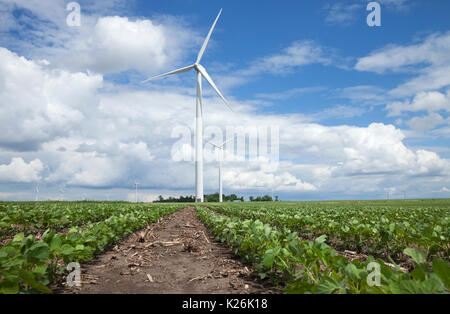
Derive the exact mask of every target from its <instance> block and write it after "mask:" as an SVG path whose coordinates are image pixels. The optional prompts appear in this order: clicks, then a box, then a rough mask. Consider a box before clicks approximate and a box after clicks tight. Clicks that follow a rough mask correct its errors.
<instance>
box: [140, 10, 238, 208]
mask: <svg viewBox="0 0 450 314" xmlns="http://www.w3.org/2000/svg"><path fill="white" fill-rule="evenodd" d="M221 13H222V9H221V10H220V12H219V14H218V15H217V18H216V20H215V21H214V24H213V25H212V27H211V29H210V30H209V33H208V35H207V36H206V39H205V41H204V42H203V46H202V48H201V49H200V52H199V53H198V56H197V61H195V63H194V64H192V65H190V66H188V67H185V68H181V69H178V70H175V71H171V72H168V73H165V74H161V75H158V76H155V77H152V78H150V79H148V80H145V81H143V83H145V82H148V81H150V80H153V79H157V78H162V77H165V76H169V75H174V74H180V73H184V72H187V71H190V70H192V69H194V70H195V71H196V72H197V106H196V118H195V122H196V123H195V124H196V131H195V201H196V202H203V198H204V195H203V105H202V77H203V78H204V79H205V80H206V81H207V82H208V83H209V85H211V87H212V88H213V89H214V90H215V91H216V93H217V94H218V95H219V97H220V98H222V100H223V101H224V102H225V104H226V105H227V106H228V108H230V109H231V107H230V106H229V105H228V102H227V100H226V99H225V97H223V95H222V93H221V92H220V91H219V89H218V88H217V87H216V85H215V84H214V82H213V80H212V79H211V77H210V76H209V74H208V72H206V69H205V68H204V67H203V66H202V65H201V64H200V61H201V59H202V57H203V54H204V52H205V49H206V46H207V45H208V42H209V39H210V37H211V34H212V32H213V30H214V27H215V26H216V23H217V21H218V20H219V17H220V14H221ZM231 111H233V110H232V109H231Z"/></svg>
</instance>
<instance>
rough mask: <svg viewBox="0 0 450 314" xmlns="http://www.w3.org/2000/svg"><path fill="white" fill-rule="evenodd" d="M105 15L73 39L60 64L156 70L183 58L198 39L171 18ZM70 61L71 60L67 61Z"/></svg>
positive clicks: (107, 69) (112, 69)
mask: <svg viewBox="0 0 450 314" xmlns="http://www.w3.org/2000/svg"><path fill="white" fill-rule="evenodd" d="M164 22H165V24H163V23H158V22H155V21H152V20H149V19H142V20H141V19H137V20H130V19H128V18H127V17H119V16H108V17H101V18H99V19H98V21H97V22H96V24H95V26H93V27H92V29H91V30H90V32H89V33H87V34H86V33H83V34H82V36H79V37H77V38H76V39H75V40H72V41H70V42H69V43H68V44H67V45H66V46H67V47H70V48H71V49H70V50H68V54H62V55H61V56H60V57H58V58H57V63H59V64H61V65H64V66H68V67H69V68H71V69H75V70H76V69H82V70H83V69H90V70H92V71H96V72H100V73H112V72H121V71H126V70H132V69H133V70H137V71H141V72H144V73H156V72H158V71H160V70H161V69H162V68H164V67H167V66H168V65H169V64H173V63H177V62H179V61H180V58H181V55H182V52H184V51H189V49H190V48H191V47H192V44H193V43H196V40H195V39H196V38H195V36H194V35H193V33H192V32H191V31H190V30H189V29H188V28H182V27H181V26H179V25H178V24H176V23H173V22H172V21H170V20H166V21H164ZM67 60H70V61H67Z"/></svg>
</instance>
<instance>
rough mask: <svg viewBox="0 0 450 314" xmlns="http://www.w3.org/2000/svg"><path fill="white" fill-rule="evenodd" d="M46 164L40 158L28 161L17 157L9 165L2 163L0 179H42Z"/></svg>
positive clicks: (14, 180) (30, 180) (25, 180)
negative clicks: (41, 174)
mask: <svg viewBox="0 0 450 314" xmlns="http://www.w3.org/2000/svg"><path fill="white" fill-rule="evenodd" d="M42 170H44V165H43V164H42V162H41V161H40V160H39V159H35V160H32V161H30V162H29V163H26V162H25V161H24V160H23V159H22V158H20V157H15V158H13V159H12V160H11V162H10V163H9V164H8V165H0V181H3V182H25V183H28V182H35V181H39V180H40V179H41V176H40V173H41V172H42Z"/></svg>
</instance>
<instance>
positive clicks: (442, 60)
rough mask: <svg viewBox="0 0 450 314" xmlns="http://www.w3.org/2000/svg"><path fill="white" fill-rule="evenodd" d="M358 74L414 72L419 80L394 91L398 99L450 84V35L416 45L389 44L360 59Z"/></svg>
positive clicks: (445, 34)
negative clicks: (360, 72)
mask: <svg viewBox="0 0 450 314" xmlns="http://www.w3.org/2000/svg"><path fill="white" fill-rule="evenodd" d="M355 69H356V70H358V71H371V72H376V73H380V74H383V73H387V72H391V71H392V72H400V71H401V72H405V71H406V72H412V73H414V74H416V77H414V78H412V79H410V80H409V81H407V82H405V83H403V84H401V85H400V86H398V87H397V88H395V89H393V90H392V91H391V94H392V95H394V96H408V95H412V94H416V93H419V92H422V91H428V90H436V89H440V88H442V87H445V86H448V85H450V33H449V32H447V33H444V34H433V35H430V36H428V37H427V38H426V39H425V40H423V41H422V42H420V43H417V44H412V45H405V46H400V45H388V46H386V47H384V48H382V49H380V50H378V51H374V52H372V53H371V54H370V55H369V56H366V57H363V58H360V59H359V60H358V62H357V63H356V65H355Z"/></svg>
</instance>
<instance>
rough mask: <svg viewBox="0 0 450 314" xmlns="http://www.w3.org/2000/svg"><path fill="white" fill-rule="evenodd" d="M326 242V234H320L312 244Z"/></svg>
mask: <svg viewBox="0 0 450 314" xmlns="http://www.w3.org/2000/svg"><path fill="white" fill-rule="evenodd" d="M326 240H327V235H326V234H322V235H321V236H320V237H318V238H317V239H316V240H315V241H314V242H316V243H324V242H325V241H326Z"/></svg>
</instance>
